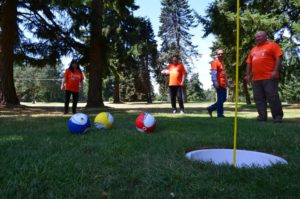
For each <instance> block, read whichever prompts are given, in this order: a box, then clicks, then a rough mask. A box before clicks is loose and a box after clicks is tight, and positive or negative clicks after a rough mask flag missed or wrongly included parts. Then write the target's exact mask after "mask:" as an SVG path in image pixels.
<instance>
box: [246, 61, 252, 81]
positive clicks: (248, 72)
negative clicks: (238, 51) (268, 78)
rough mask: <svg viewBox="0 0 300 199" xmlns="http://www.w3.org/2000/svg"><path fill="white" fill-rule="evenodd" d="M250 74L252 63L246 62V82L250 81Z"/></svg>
mask: <svg viewBox="0 0 300 199" xmlns="http://www.w3.org/2000/svg"><path fill="white" fill-rule="evenodd" d="M251 76H252V65H251V64H247V69H246V77H245V80H246V81H247V82H250V81H251Z"/></svg>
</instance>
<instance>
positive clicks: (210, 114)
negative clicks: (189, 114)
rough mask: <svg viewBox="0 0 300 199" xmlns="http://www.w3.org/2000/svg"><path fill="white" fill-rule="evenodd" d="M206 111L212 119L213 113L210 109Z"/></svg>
mask: <svg viewBox="0 0 300 199" xmlns="http://www.w3.org/2000/svg"><path fill="white" fill-rule="evenodd" d="M206 110H207V112H208V115H209V117H212V111H210V110H209V109H208V108H207V109H206Z"/></svg>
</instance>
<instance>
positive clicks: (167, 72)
mask: <svg viewBox="0 0 300 199" xmlns="http://www.w3.org/2000/svg"><path fill="white" fill-rule="evenodd" d="M161 74H162V75H169V74H170V72H169V71H168V70H167V69H165V70H162V71H161Z"/></svg>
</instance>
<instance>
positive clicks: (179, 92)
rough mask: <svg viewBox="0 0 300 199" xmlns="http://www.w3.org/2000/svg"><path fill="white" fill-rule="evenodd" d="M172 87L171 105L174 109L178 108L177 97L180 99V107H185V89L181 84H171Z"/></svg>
mask: <svg viewBox="0 0 300 199" xmlns="http://www.w3.org/2000/svg"><path fill="white" fill-rule="evenodd" d="M169 88H170V98H171V105H172V109H173V110H177V109H176V97H177V99H178V103H179V108H180V109H181V110H183V109H184V106H183V89H182V87H181V86H169Z"/></svg>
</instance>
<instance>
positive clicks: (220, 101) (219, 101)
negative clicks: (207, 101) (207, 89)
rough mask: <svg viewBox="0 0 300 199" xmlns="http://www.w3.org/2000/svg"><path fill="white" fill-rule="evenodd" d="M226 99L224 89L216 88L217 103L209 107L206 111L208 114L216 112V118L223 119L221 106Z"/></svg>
mask: <svg viewBox="0 0 300 199" xmlns="http://www.w3.org/2000/svg"><path fill="white" fill-rule="evenodd" d="M226 97H227V91H226V88H222V87H219V88H217V101H216V103H214V104H213V105H211V106H209V107H208V108H207V110H208V111H210V112H212V111H215V110H217V113H218V117H223V116H224V115H223V114H224V108H223V104H224V102H225V101H226V100H227V99H226Z"/></svg>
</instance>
